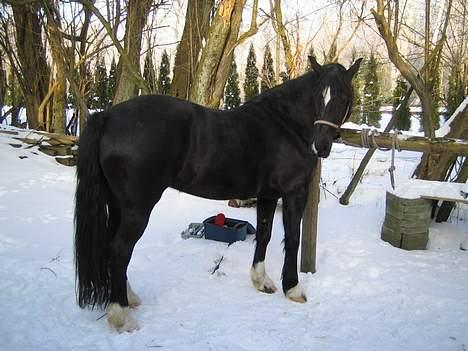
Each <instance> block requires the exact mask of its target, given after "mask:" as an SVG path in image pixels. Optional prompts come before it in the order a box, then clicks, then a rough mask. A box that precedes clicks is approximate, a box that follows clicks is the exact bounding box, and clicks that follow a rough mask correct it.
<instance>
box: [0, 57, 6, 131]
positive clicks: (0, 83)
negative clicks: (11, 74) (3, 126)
mask: <svg viewBox="0 0 468 351" xmlns="http://www.w3.org/2000/svg"><path fill="white" fill-rule="evenodd" d="M6 92H7V80H6V70H5V67H4V65H3V52H0V123H2V116H3V102H4V101H5V95H6Z"/></svg>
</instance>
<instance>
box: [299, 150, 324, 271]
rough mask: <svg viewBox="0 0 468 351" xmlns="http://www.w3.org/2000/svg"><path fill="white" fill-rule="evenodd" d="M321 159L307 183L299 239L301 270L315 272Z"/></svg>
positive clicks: (318, 160)
mask: <svg viewBox="0 0 468 351" xmlns="http://www.w3.org/2000/svg"><path fill="white" fill-rule="evenodd" d="M321 169H322V160H321V159H320V158H319V159H317V165H316V167H315V168H314V170H313V174H312V180H311V182H310V185H309V196H308V199H307V204H306V208H305V210H304V217H303V220H302V241H301V272H304V273H307V272H311V273H315V271H316V265H315V257H316V248H317V223H318V204H319V201H320V174H321Z"/></svg>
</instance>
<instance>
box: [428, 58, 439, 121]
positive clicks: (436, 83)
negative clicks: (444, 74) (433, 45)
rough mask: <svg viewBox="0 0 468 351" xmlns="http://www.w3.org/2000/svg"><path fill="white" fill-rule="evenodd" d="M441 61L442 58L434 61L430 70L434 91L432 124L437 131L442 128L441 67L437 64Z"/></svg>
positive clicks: (430, 82)
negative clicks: (440, 106) (440, 110)
mask: <svg viewBox="0 0 468 351" xmlns="http://www.w3.org/2000/svg"><path fill="white" fill-rule="evenodd" d="M438 60H440V58H436V59H434V60H433V61H432V65H431V69H430V72H431V73H430V79H429V84H430V87H431V91H432V105H433V109H432V124H433V127H434V130H437V129H439V128H440V112H439V105H440V102H441V100H442V99H441V98H440V76H441V74H440V68H439V67H440V65H439V64H438V63H437V61H438ZM434 66H435V68H434Z"/></svg>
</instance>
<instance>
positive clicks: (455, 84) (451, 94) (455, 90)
mask: <svg viewBox="0 0 468 351" xmlns="http://www.w3.org/2000/svg"><path fill="white" fill-rule="evenodd" d="M466 88H467V87H465V86H464V84H463V80H462V75H461V73H460V68H459V66H458V64H453V65H452V67H451V69H450V74H449V77H448V92H447V115H446V117H447V118H450V117H451V116H452V114H453V113H454V112H455V110H456V109H457V108H458V106H459V105H460V104H461V103H462V102H463V99H464V98H465V96H464V90H465V89H466Z"/></svg>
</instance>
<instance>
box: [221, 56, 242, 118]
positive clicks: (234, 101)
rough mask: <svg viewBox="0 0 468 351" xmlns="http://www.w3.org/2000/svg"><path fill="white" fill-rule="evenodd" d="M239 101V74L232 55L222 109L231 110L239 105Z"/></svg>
mask: <svg viewBox="0 0 468 351" xmlns="http://www.w3.org/2000/svg"><path fill="white" fill-rule="evenodd" d="M240 103H241V99H240V88H239V74H238V73H237V65H236V60H235V58H234V57H233V59H232V62H231V66H230V67H229V76H228V79H227V83H226V89H225V90H224V109H226V110H232V109H233V108H236V107H239V106H240Z"/></svg>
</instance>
